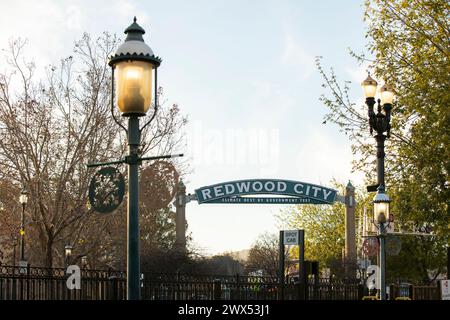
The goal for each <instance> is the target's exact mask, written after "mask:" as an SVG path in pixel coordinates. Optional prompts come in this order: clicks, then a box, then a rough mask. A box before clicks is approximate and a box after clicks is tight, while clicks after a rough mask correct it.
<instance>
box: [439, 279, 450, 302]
mask: <svg viewBox="0 0 450 320" xmlns="http://www.w3.org/2000/svg"><path fill="white" fill-rule="evenodd" d="M441 299H442V300H450V280H441Z"/></svg>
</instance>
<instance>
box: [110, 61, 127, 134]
mask: <svg viewBox="0 0 450 320" xmlns="http://www.w3.org/2000/svg"><path fill="white" fill-rule="evenodd" d="M115 68H116V67H115V66H112V67H111V115H112V117H113V119H114V121H115V122H116V123H117V124H118V125H119V126H120V127H121V128H122V129H123V130H125V132H126V133H127V134H128V130H127V128H125V127H124V125H123V124H121V123H120V121H119V120H117V118H116V116H115V115H114V69H115Z"/></svg>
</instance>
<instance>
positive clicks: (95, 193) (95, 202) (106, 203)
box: [89, 167, 125, 213]
mask: <svg viewBox="0 0 450 320" xmlns="http://www.w3.org/2000/svg"><path fill="white" fill-rule="evenodd" d="M124 194H125V180H124V178H123V175H122V174H121V173H120V171H119V170H118V169H117V168H114V167H104V168H102V169H100V170H99V171H97V172H96V173H95V174H94V176H93V177H92V179H91V183H90V184H89V203H90V204H91V207H92V208H93V209H94V210H95V211H97V212H99V213H110V212H113V211H114V210H116V209H117V207H119V205H120V204H121V203H122V201H123V196H124Z"/></svg>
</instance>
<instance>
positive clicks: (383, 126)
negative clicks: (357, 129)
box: [361, 74, 394, 300]
mask: <svg viewBox="0 0 450 320" xmlns="http://www.w3.org/2000/svg"><path fill="white" fill-rule="evenodd" d="M361 85H362V87H363V90H364V95H365V96H366V104H367V106H368V107H369V126H370V134H373V131H375V133H376V134H375V140H376V142H377V187H378V188H377V194H376V195H375V197H374V198H373V204H374V221H375V224H376V225H377V228H378V231H379V233H378V238H379V240H380V275H379V276H380V299H381V300H386V277H385V274H386V259H385V240H386V238H385V237H386V235H385V233H386V227H387V223H388V221H389V220H390V219H389V218H390V217H389V203H390V199H389V196H388V195H387V194H386V193H385V182H384V157H385V153H384V141H385V140H386V139H387V138H389V134H390V130H391V124H390V122H391V110H392V100H393V98H394V91H393V90H392V88H391V87H390V86H388V85H386V84H385V85H383V86H382V87H381V88H380V93H381V100H380V99H378V101H377V102H378V105H377V113H375V111H374V106H375V94H376V91H377V85H378V83H377V82H376V81H375V80H374V79H373V78H372V77H371V76H370V74H369V75H368V76H367V78H366V79H365V80H364V81H363V82H362V83H361ZM384 133H386V134H384Z"/></svg>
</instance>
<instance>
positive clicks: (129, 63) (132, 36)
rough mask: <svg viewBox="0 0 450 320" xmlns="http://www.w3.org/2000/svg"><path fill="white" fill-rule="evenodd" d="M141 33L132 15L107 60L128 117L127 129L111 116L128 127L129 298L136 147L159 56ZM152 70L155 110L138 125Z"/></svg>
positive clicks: (134, 280)
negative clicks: (122, 37) (121, 40)
mask: <svg viewBox="0 0 450 320" xmlns="http://www.w3.org/2000/svg"><path fill="white" fill-rule="evenodd" d="M144 33H145V30H144V29H142V27H141V26H139V25H138V24H137V23H136V17H134V21H133V23H132V24H131V25H130V26H129V27H128V28H127V29H125V34H126V35H127V37H126V39H125V42H124V43H123V44H122V45H121V46H120V47H119V48H118V49H117V51H116V53H115V54H114V55H113V56H112V57H111V59H110V61H109V65H110V66H111V68H112V79H113V80H112V87H113V88H112V91H113V92H112V94H113V95H114V81H117V105H118V108H119V111H120V112H121V114H122V116H123V117H127V118H128V129H125V128H124V127H123V126H122V125H121V124H120V123H119V122H118V121H117V119H115V118H114V120H115V121H116V122H117V123H118V124H119V125H120V126H121V127H122V128H123V129H125V130H126V131H127V135H128V155H127V157H126V158H125V163H127V164H128V195H127V199H128V212H127V214H128V218H127V228H128V244H127V298H128V299H129V300H139V299H140V265H139V264H140V261H139V260H140V259H139V238H140V237H139V193H138V192H139V191H138V168H139V164H140V162H141V160H142V158H139V151H138V147H139V145H140V135H141V130H142V129H143V128H144V127H145V126H147V125H148V124H149V123H150V122H151V121H152V120H153V118H154V117H155V115H156V111H157V110H156V109H157V107H158V104H157V68H158V67H159V65H160V63H161V59H160V58H159V57H156V56H155V55H154V54H153V51H152V49H150V47H149V46H148V45H147V44H145V42H144V39H143V38H142V35H143V34H144ZM153 73H154V78H155V80H154V82H155V84H154V89H155V103H154V105H155V111H154V113H153V116H152V117H151V119H150V120H149V121H148V122H147V123H146V124H145V125H144V126H143V127H142V128H141V129H140V128H139V117H142V116H145V115H146V113H147V111H148V110H149V108H150V105H151V100H152V82H153ZM115 76H116V79H114V77H115ZM113 100H114V99H112V102H111V103H112V104H113V103H114V102H113ZM112 104H111V108H112ZM113 116H114V113H113Z"/></svg>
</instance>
